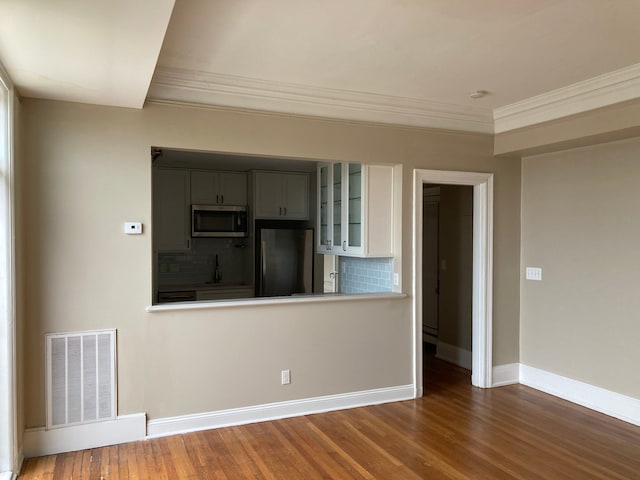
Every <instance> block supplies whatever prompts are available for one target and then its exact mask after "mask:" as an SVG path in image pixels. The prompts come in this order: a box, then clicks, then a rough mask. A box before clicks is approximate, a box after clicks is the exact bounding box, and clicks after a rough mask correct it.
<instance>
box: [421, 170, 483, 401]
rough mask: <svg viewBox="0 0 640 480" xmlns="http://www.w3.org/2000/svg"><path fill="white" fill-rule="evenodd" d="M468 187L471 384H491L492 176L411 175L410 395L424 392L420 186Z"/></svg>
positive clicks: (430, 172)
mask: <svg viewBox="0 0 640 480" xmlns="http://www.w3.org/2000/svg"><path fill="white" fill-rule="evenodd" d="M429 184H436V185H438V184H440V185H467V186H471V187H473V267H472V300H471V304H472V307H471V310H472V315H471V316H472V328H471V344H472V349H471V350H472V355H471V383H472V385H474V386H476V387H481V388H488V387H491V384H492V371H491V370H492V303H491V301H492V292H493V288H492V277H493V274H492V271H493V268H492V265H493V258H492V250H493V237H492V232H493V174H490V173H477V172H455V171H443V170H421V169H416V170H414V172H413V258H414V271H413V299H414V302H413V326H414V339H413V340H414V341H413V357H414V393H415V396H416V397H421V396H422V394H423V391H424V388H423V363H422V362H423V352H422V345H423V322H422V318H423V293H422V292H423V254H422V251H423V218H424V217H423V210H424V198H423V194H424V185H429Z"/></svg>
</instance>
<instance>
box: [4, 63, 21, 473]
mask: <svg viewBox="0 0 640 480" xmlns="http://www.w3.org/2000/svg"><path fill="white" fill-rule="evenodd" d="M0 89H2V93H3V95H6V104H5V107H6V110H4V111H1V112H0V115H2V117H3V118H1V119H0V127H1V128H2V132H1V133H0V135H1V138H0V182H2V185H0V305H1V307H0V479H4V478H15V476H17V473H18V472H17V470H18V468H19V465H18V464H19V463H20V459H19V458H18V457H19V455H20V454H19V452H18V451H17V445H18V439H17V431H16V425H17V410H16V407H17V405H16V350H15V341H16V340H15V339H16V326H15V289H14V286H15V269H14V266H15V264H14V251H15V250H14V217H13V214H14V201H13V199H14V191H13V188H14V186H13V148H14V146H13V136H14V133H13V132H14V130H13V129H14V125H13V108H14V105H13V101H14V95H13V86H12V84H11V82H10V80H9V76H8V75H7V73H6V71H5V70H4V68H3V66H2V65H1V64H0ZM12 475H14V477H12Z"/></svg>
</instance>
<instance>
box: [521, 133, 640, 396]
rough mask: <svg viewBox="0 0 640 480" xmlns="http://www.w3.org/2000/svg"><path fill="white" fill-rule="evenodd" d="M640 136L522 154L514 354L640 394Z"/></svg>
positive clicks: (568, 374) (607, 386)
mask: <svg viewBox="0 0 640 480" xmlns="http://www.w3.org/2000/svg"><path fill="white" fill-rule="evenodd" d="M639 157H640V139H637V138H636V139H632V140H625V141H620V142H615V143H609V144H603V145H598V146H593V147H584V148H579V149H575V150H569V151H564V152H559V153H552V154H545V155H539V156H533V157H528V158H525V159H523V167H522V265H523V268H524V267H525V266H540V267H542V268H543V273H542V281H541V282H536V281H527V280H522V286H521V291H522V298H521V302H522V307H521V350H520V351H521V354H520V356H521V362H522V363H524V364H526V365H530V366H533V367H537V368H540V369H543V370H547V371H549V372H553V373H556V374H559V375H563V376H566V377H570V378H573V379H576V380H580V381H583V382H586V383H589V384H592V385H596V386H599V387H602V388H605V389H609V390H612V391H615V392H619V393H622V394H625V395H630V396H632V397H635V398H640V382H638V373H637V369H636V366H637V365H639V364H640V349H639V348H638V338H640V322H638V312H640V295H638V272H640V255H638V254H637V252H638V249H639V245H640V215H639V213H638V205H640V188H638V179H640V163H639V162H638V159H639Z"/></svg>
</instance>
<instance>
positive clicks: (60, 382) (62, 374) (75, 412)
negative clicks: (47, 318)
mask: <svg viewBox="0 0 640 480" xmlns="http://www.w3.org/2000/svg"><path fill="white" fill-rule="evenodd" d="M45 340H46V362H47V368H46V383H47V392H46V393H47V412H46V414H47V415H46V416H47V429H49V428H57V427H64V426H68V425H77V424H82V423H91V422H98V421H103V420H113V419H115V417H116V331H115V330H97V331H91V332H73V333H56V334H48V335H46V336H45Z"/></svg>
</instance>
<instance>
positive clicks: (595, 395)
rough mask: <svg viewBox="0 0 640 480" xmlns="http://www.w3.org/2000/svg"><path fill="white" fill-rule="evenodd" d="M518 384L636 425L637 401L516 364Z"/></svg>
mask: <svg viewBox="0 0 640 480" xmlns="http://www.w3.org/2000/svg"><path fill="white" fill-rule="evenodd" d="M520 383H522V384H523V385H526V386H528V387H531V388H535V389H536V390H540V391H543V392H545V393H549V394H551V395H555V396H556V397H560V398H564V399H565V400H568V401H570V402H573V403H577V404H578V405H582V406H583V407H587V408H590V409H591V410H595V411H597V412H600V413H604V414H605V415H609V416H611V417H615V418H619V419H620V420H624V421H625V422H629V423H632V424H634V425H638V426H640V400H639V399H637V398H633V397H628V396H626V395H621V394H619V393H616V392H612V391H610V390H605V389H604V388H600V387H595V386H593V385H590V384H588V383H584V382H580V381H578V380H573V379H571V378H567V377H563V376H560V375H556V374H555V373H550V372H547V371H545V370H540V369H538V368H534V367H530V366H528V365H523V364H520Z"/></svg>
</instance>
